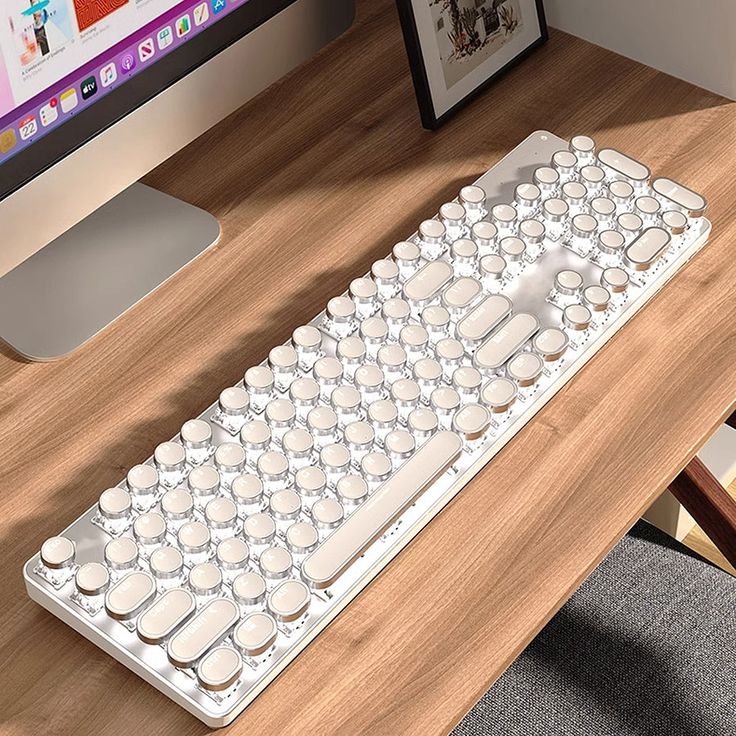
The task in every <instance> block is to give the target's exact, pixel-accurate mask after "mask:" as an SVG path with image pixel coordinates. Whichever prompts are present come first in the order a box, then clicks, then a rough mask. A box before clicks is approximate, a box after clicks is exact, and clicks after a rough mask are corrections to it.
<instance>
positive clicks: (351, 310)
mask: <svg viewBox="0 0 736 736" xmlns="http://www.w3.org/2000/svg"><path fill="white" fill-rule="evenodd" d="M327 315H328V316H329V317H330V318H331V319H333V320H334V321H335V322H349V321H350V320H351V319H352V318H353V317H354V316H355V304H354V302H353V300H352V299H350V298H348V297H346V296H336V297H333V298H332V299H330V301H328V302H327Z"/></svg>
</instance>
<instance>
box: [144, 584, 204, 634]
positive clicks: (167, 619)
mask: <svg viewBox="0 0 736 736" xmlns="http://www.w3.org/2000/svg"><path fill="white" fill-rule="evenodd" d="M196 608H197V602H196V600H195V598H194V596H193V595H192V593H191V592H190V591H188V590H185V589H184V588H172V589H171V590H167V591H166V592H165V593H164V594H163V595H162V596H161V597H160V598H159V599H158V600H156V601H155V602H154V603H153V604H152V605H151V606H149V607H148V608H147V609H146V610H145V611H144V612H143V614H141V616H140V618H139V619H138V622H137V623H136V631H137V632H138V636H139V637H140V638H141V639H142V640H143V641H144V642H146V644H160V643H161V642H162V641H164V640H165V639H167V638H168V637H169V636H171V634H173V633H174V631H176V630H177V629H178V628H179V627H180V626H181V625H182V624H183V623H184V622H185V621H187V619H189V618H190V617H191V616H192V614H193V613H194V611H195V610H196Z"/></svg>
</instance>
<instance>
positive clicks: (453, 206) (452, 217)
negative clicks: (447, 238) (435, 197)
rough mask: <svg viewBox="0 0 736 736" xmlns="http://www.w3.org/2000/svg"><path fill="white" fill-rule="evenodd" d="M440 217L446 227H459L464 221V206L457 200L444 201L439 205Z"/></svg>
mask: <svg viewBox="0 0 736 736" xmlns="http://www.w3.org/2000/svg"><path fill="white" fill-rule="evenodd" d="M440 218H441V220H442V222H443V223H444V225H445V226H446V227H461V226H462V224H463V223H464V222H465V207H463V206H462V205H461V204H459V203H458V202H445V203H444V204H443V205H441V207H440Z"/></svg>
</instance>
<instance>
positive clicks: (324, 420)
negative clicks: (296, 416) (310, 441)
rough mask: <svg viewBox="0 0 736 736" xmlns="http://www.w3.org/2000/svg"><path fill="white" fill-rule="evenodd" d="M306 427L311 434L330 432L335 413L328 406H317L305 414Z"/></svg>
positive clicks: (334, 421) (334, 420)
mask: <svg viewBox="0 0 736 736" xmlns="http://www.w3.org/2000/svg"><path fill="white" fill-rule="evenodd" d="M361 367H362V366H361ZM358 370H360V368H359V369H358ZM307 427H309V431H310V432H311V433H312V434H313V435H315V434H319V435H324V434H330V433H331V432H334V431H335V428H336V427H337V415H336V414H335V412H334V411H333V410H332V409H330V408H329V407H328V406H318V407H316V408H314V409H312V410H311V411H310V412H309V414H308V415H307Z"/></svg>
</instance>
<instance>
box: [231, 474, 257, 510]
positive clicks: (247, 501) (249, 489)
mask: <svg viewBox="0 0 736 736" xmlns="http://www.w3.org/2000/svg"><path fill="white" fill-rule="evenodd" d="M231 488H232V494H233V500H234V501H235V503H238V504H242V505H243V506H249V505H251V504H257V503H260V501H261V498H263V481H262V480H261V479H260V478H259V477H258V476H257V475H255V474H254V473H243V474H242V475H239V476H237V478H235V479H234V480H233V483H232V486H231Z"/></svg>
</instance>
